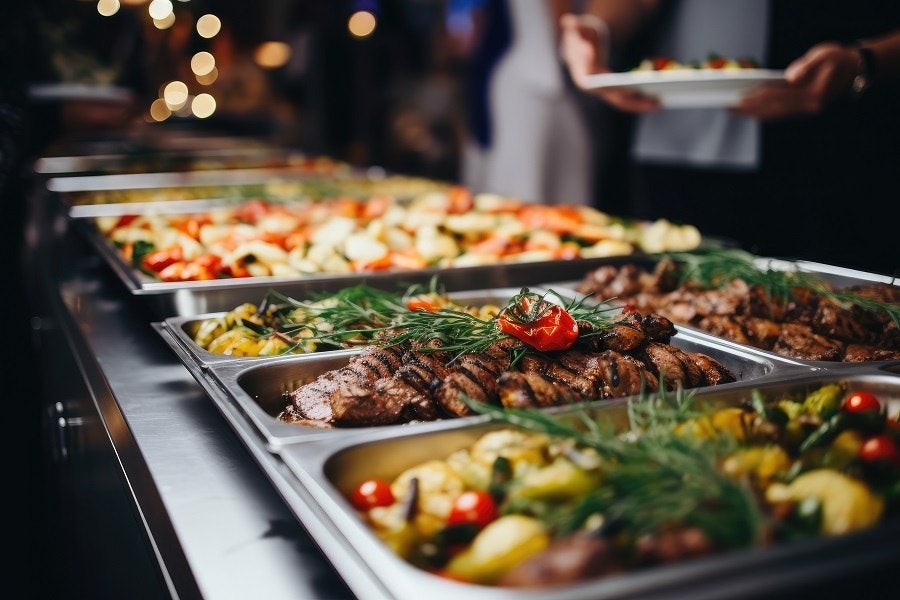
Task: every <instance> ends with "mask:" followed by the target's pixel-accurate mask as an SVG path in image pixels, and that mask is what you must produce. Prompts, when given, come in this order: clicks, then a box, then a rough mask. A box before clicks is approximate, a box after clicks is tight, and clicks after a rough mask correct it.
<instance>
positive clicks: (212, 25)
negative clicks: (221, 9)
mask: <svg viewBox="0 0 900 600" xmlns="http://www.w3.org/2000/svg"><path fill="white" fill-rule="evenodd" d="M220 29H222V21H220V20H219V17H217V16H216V15H212V14H206V15H203V16H202V17H200V18H199V19H197V33H198V34H199V35H200V37H202V38H206V39H209V38H211V37H215V35H216V34H217V33H219V30H220Z"/></svg>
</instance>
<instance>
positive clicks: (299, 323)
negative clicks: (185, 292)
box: [191, 281, 500, 356]
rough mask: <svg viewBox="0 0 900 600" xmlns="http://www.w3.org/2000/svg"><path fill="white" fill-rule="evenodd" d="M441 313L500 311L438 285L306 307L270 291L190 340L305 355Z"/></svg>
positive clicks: (242, 351)
mask: <svg viewBox="0 0 900 600" xmlns="http://www.w3.org/2000/svg"><path fill="white" fill-rule="evenodd" d="M441 309H447V310H453V311H458V312H460V313H462V314H466V315H471V316H474V317H477V318H479V319H485V320H486V319H490V318H492V317H493V316H495V315H496V314H497V313H498V312H499V310H500V307H499V306H498V305H496V304H493V303H484V304H481V305H480V306H474V305H469V304H465V303H462V302H459V301H456V300H454V299H453V298H451V297H450V296H449V295H448V294H447V293H446V292H444V291H443V290H440V289H439V286H438V284H437V283H436V282H435V281H432V282H431V283H429V284H428V285H427V286H419V285H414V286H410V287H409V288H407V289H406V290H405V291H403V292H388V291H384V290H379V289H376V288H373V287H370V286H368V285H366V284H364V283H363V284H358V285H356V286H352V287H348V288H344V289H342V290H340V291H338V292H335V293H322V294H314V295H313V296H312V297H311V298H310V299H309V300H306V301H300V300H296V299H294V298H291V297H289V296H286V295H284V294H281V293H280V292H277V291H274V290H270V291H269V292H268V293H267V294H266V296H265V298H264V299H263V300H262V302H261V303H260V304H259V305H256V304H252V303H249V302H247V303H244V304H241V305H240V306H237V307H235V308H234V309H232V310H231V311H229V312H227V313H225V314H224V315H222V316H220V317H211V318H208V319H203V320H201V321H199V322H198V323H196V324H195V325H194V327H193V330H192V331H191V335H192V339H193V340H194V342H195V343H196V344H197V345H198V346H200V347H201V348H203V349H204V350H207V351H208V352H212V353H213V354H223V355H230V356H273V355H279V354H305V353H309V352H319V351H323V350H336V349H341V348H351V347H355V346H361V345H367V344H371V343H373V341H374V340H375V338H376V336H378V335H380V334H382V333H383V331H384V330H385V328H387V327H389V326H391V325H392V324H396V323H398V322H399V321H400V320H402V319H403V317H404V315H407V314H408V313H409V312H411V311H427V312H435V311H438V310H441Z"/></svg>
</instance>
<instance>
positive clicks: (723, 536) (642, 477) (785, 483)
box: [342, 382, 900, 587]
mask: <svg viewBox="0 0 900 600" xmlns="http://www.w3.org/2000/svg"><path fill="white" fill-rule="evenodd" d="M854 392H856V393H869V394H871V392H867V391H865V390H860V389H855V388H854V387H853V385H851V384H848V383H846V382H830V383H824V384H815V385H811V384H810V385H800V386H794V387H792V388H788V389H786V390H779V391H777V392H774V391H772V392H766V391H765V390H760V389H756V390H752V391H748V392H744V393H742V394H740V396H739V397H734V398H732V399H731V400H730V401H723V400H718V401H717V400H716V399H714V398H713V399H711V400H707V401H706V402H705V403H704V402H702V401H701V400H700V399H699V397H691V396H690V395H689V394H687V393H678V394H665V395H664V394H646V395H643V396H641V397H639V398H637V399H632V400H630V401H629V402H628V407H627V410H626V411H624V412H625V413H626V414H625V423H626V424H625V425H624V426H623V427H619V428H615V427H614V426H613V425H612V424H611V421H610V420H609V419H608V418H607V417H608V413H607V412H606V411H605V410H604V409H603V408H599V409H597V410H596V411H595V412H592V413H588V412H587V411H584V410H581V409H578V410H568V411H565V412H562V413H560V414H556V415H548V414H547V413H546V412H539V411H533V410H517V411H509V410H503V409H499V408H491V407H484V406H482V407H480V409H479V410H480V411H481V412H485V413H487V414H490V415H492V416H493V417H494V420H495V421H497V422H498V423H497V424H496V426H495V427H490V428H489V429H487V430H486V431H485V432H482V433H478V431H480V430H476V431H475V432H473V437H472V438H471V439H474V443H472V442H466V441H463V442H459V441H457V442H455V445H454V447H453V448H450V449H448V450H446V451H445V452H444V453H442V454H439V455H436V456H435V458H431V459H429V460H426V461H424V462H418V463H412V464H411V463H407V465H408V467H407V468H405V469H404V470H402V471H401V472H399V473H397V472H396V471H395V472H393V473H390V474H389V475H386V476H384V475H382V478H377V477H375V478H370V479H369V480H367V481H365V482H362V483H360V485H359V487H357V488H355V489H353V482H350V484H349V485H350V488H351V489H342V491H343V492H344V493H345V494H346V495H347V497H348V499H352V506H353V509H355V510H356V511H357V512H358V514H359V515H360V516H361V517H362V518H363V519H364V520H365V521H366V523H367V524H368V525H369V526H371V527H372V529H373V531H374V533H375V534H376V535H377V536H378V537H379V538H380V539H381V540H382V541H383V542H384V543H385V544H386V545H387V546H388V547H389V548H390V549H391V550H392V551H393V552H396V553H397V554H399V555H400V556H401V557H402V558H404V559H405V560H407V561H409V562H410V563H412V564H414V565H416V566H418V567H420V568H422V569H426V570H428V571H430V572H432V573H434V574H436V575H439V576H442V577H447V578H450V579H453V580H456V581H462V582H469V583H475V584H482V585H497V586H510V587H543V586H557V585H563V584H571V583H574V582H577V581H583V580H587V579H592V578H598V577H603V576H606V575H614V574H618V573H622V572H624V571H629V570H639V569H643V568H647V567H651V566H654V565H663V564H669V563H675V562H678V561H685V560H688V559H691V558H695V557H701V556H707V555H712V554H714V553H719V552H729V551H734V550H737V549H742V548H751V547H764V546H775V545H783V544H789V543H791V542H796V541H800V540H809V539H814V538H819V537H828V536H831V537H834V536H841V535H844V534H848V533H851V532H856V531H861V530H865V529H867V528H871V527H873V526H875V525H877V524H879V523H881V522H884V521H885V520H887V519H890V518H896V515H897V511H898V509H900V485H898V484H900V455H898V451H897V444H898V443H900V421H898V416H897V414H896V410H893V412H892V414H888V410H887V406H888V402H889V401H890V402H894V401H896V398H891V397H889V396H888V394H886V393H885V394H882V393H878V396H879V398H878V399H877V400H876V405H875V406H873V407H872V408H870V409H869V410H867V411H866V412H863V413H861V412H854V411H853V410H850V409H848V408H847V404H846V403H842V399H844V398H847V397H848V396H849V395H850V394H852V393H854ZM894 409H896V405H895V406H894ZM619 414H620V415H621V412H620V413H619ZM616 422H620V423H621V422H622V421H621V420H619V421H616ZM456 439H459V438H458V437H457V438H456ZM876 440H877V442H875V441H876ZM869 446H877V447H879V448H882V450H879V451H877V452H872V453H870V452H867V451H866V450H865V449H866V448H868V447H869ZM373 450H376V449H374V448H373ZM401 464H402V463H401ZM383 472H384V471H383V470H382V471H381V472H379V474H381V473H383ZM363 488H365V489H368V490H372V491H371V492H369V494H374V491H375V490H378V491H379V492H378V494H377V496H376V497H375V499H373V500H371V501H370V500H364V501H359V500H357V498H358V497H359V496H360V495H361V494H362V495H365V492H364V491H361V490H363Z"/></svg>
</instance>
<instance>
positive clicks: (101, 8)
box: [97, 0, 121, 17]
mask: <svg viewBox="0 0 900 600" xmlns="http://www.w3.org/2000/svg"><path fill="white" fill-rule="evenodd" d="M119 8H121V5H120V4H119V0H98V1H97V12H98V13H100V14H101V15H102V16H104V17H111V16H113V15H114V14H116V13H117V12H119Z"/></svg>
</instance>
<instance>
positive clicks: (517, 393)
mask: <svg viewBox="0 0 900 600" xmlns="http://www.w3.org/2000/svg"><path fill="white" fill-rule="evenodd" d="M497 394H498V396H499V399H500V404H502V405H503V406H505V407H506V408H546V407H550V406H560V405H563V404H571V403H573V402H581V401H582V400H583V399H582V398H581V397H580V396H578V394H577V392H574V391H573V390H571V389H569V388H566V387H564V386H561V385H559V384H557V383H556V382H553V381H550V380H549V379H547V378H546V377H544V376H543V375H541V374H540V373H537V372H522V371H506V372H505V373H503V374H502V375H501V376H500V378H499V379H498V381H497Z"/></svg>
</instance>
